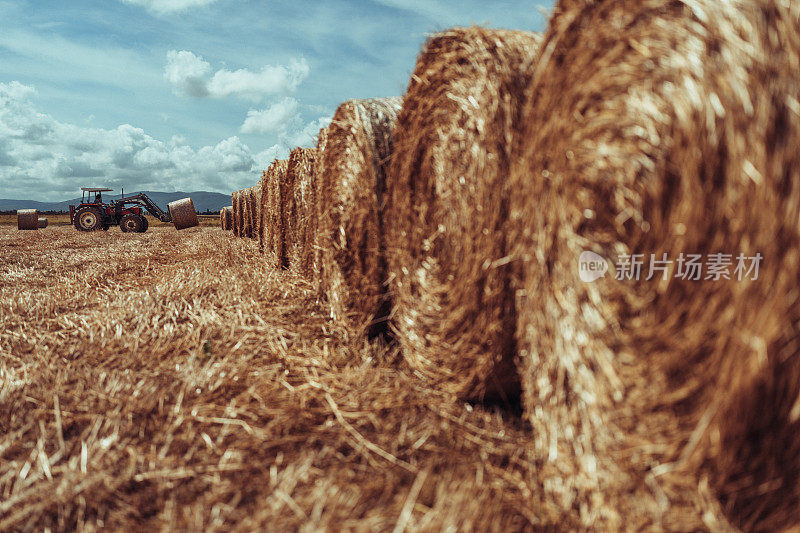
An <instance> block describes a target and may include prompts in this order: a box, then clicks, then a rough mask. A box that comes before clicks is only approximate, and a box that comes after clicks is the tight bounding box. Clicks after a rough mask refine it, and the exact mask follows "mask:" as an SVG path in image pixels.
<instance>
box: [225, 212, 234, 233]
mask: <svg viewBox="0 0 800 533" xmlns="http://www.w3.org/2000/svg"><path fill="white" fill-rule="evenodd" d="M223 212H224V214H225V230H226V231H232V230H233V206H228V207H226V208H225V209H223Z"/></svg>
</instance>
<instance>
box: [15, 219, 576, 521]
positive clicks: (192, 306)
mask: <svg viewBox="0 0 800 533" xmlns="http://www.w3.org/2000/svg"><path fill="white" fill-rule="evenodd" d="M398 359H399V358H397V356H396V354H395V353H394V352H393V351H392V350H390V349H387V348H385V347H383V346H382V345H381V344H379V343H374V344H365V343H364V342H363V341H355V340H351V336H350V335H349V334H348V332H347V331H344V330H342V329H340V328H339V327H338V326H337V325H336V324H333V323H331V322H330V321H329V320H328V319H327V318H326V316H325V313H324V310H323V308H322V307H321V306H320V305H318V303H317V302H316V301H315V299H314V297H313V291H312V288H311V286H310V285H309V284H308V283H307V282H305V281H303V280H301V279H300V278H299V277H298V276H296V275H295V274H293V273H291V272H285V271H279V270H276V269H272V268H271V267H268V266H267V265H266V264H265V261H264V260H263V257H261V256H259V254H258V245H257V243H255V242H254V241H251V240H249V239H234V238H232V236H231V235H230V234H229V233H223V232H221V231H219V230H216V229H196V230H188V231H184V232H180V233H179V232H176V231H174V230H167V229H160V228H157V229H155V230H154V231H151V232H149V233H147V234H144V235H130V234H128V235H122V234H120V233H119V232H108V233H106V232H98V233H92V234H83V233H78V232H76V231H74V230H72V229H70V228H51V229H48V230H44V231H38V232H24V233H23V232H17V231H16V230H14V229H11V228H9V227H7V226H6V227H2V228H0V530H2V531H7V530H23V531H25V530H41V529H43V528H46V527H49V528H53V529H56V530H64V529H73V528H76V527H77V528H78V529H84V530H94V529H98V528H101V527H107V528H119V527H130V526H132V525H133V524H134V523H136V524H143V525H144V526H145V527H147V528H170V529H173V528H189V529H195V530H201V529H212V530H213V529H230V528H234V529H240V530H242V529H253V528H257V527H266V528H269V529H284V528H298V527H300V526H305V527H306V528H308V529H317V528H325V527H327V528H331V529H341V528H355V529H374V530H390V529H394V528H395V527H396V526H397V528H398V530H403V529H404V528H407V529H410V530H418V529H437V530H438V529H447V528H449V529H452V528H457V529H470V528H476V529H494V530H508V529H512V530H518V529H521V528H524V527H526V526H527V527H530V526H532V525H547V524H550V525H553V523H552V522H550V521H549V517H552V516H556V513H554V512H553V511H555V510H554V509H550V508H549V507H547V505H545V504H543V503H542V502H541V501H540V500H539V488H538V485H537V483H536V479H535V477H536V476H535V464H534V459H533V457H532V455H531V454H530V452H529V450H531V449H532V446H531V445H530V439H531V438H532V436H531V434H530V428H528V427H526V426H525V425H524V424H523V422H521V421H520V419H519V417H518V416H516V415H515V414H513V413H510V412H509V411H508V410H507V409H501V408H494V407H491V406H481V405H476V406H470V405H468V404H464V403H454V402H453V401H451V400H449V399H448V398H447V397H446V396H444V395H443V394H440V393H438V392H437V391H435V390H430V389H427V388H424V387H423V385H422V383H423V381H422V380H420V379H418V378H417V377H415V376H414V375H413V374H412V373H410V372H409V371H408V370H407V369H405V368H403V367H402V366H401V365H402V362H399V360H398ZM560 526H562V527H569V524H560Z"/></svg>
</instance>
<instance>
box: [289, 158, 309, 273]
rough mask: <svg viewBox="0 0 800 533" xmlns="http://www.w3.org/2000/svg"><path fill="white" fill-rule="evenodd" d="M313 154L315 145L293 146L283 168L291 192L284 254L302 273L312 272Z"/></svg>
mask: <svg viewBox="0 0 800 533" xmlns="http://www.w3.org/2000/svg"><path fill="white" fill-rule="evenodd" d="M316 156H317V149H316V148H295V149H294V150H292V153H291V155H290V156H289V165H288V168H287V172H286V175H287V176H288V179H287V181H288V182H290V183H292V184H293V186H292V191H293V193H294V194H293V195H292V198H291V199H290V202H289V213H288V222H287V228H288V239H287V240H288V246H287V248H288V251H287V256H288V260H289V264H290V265H291V266H292V267H293V268H295V269H297V271H298V272H300V273H301V274H303V275H304V276H306V277H310V276H311V275H313V271H312V263H313V253H314V249H313V245H314V237H313V235H312V233H311V232H312V230H311V229H310V226H311V224H312V219H313V218H315V217H316V215H317V212H316V209H317V208H316V194H315V188H316V179H315V177H314V165H315V161H316Z"/></svg>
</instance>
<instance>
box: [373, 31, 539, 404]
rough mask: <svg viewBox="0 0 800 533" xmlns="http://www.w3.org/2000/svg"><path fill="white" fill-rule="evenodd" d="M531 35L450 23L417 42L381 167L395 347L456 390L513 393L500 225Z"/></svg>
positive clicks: (535, 39) (534, 39) (534, 41)
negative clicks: (390, 149)
mask: <svg viewBox="0 0 800 533" xmlns="http://www.w3.org/2000/svg"><path fill="white" fill-rule="evenodd" d="M540 42H541V35H538V34H534V33H528V32H520V31H499V30H487V29H483V28H456V29H452V30H448V31H445V32H443V33H439V34H437V35H434V36H433V37H431V38H430V39H429V40H428V42H427V43H426V45H425V47H424V49H423V51H422V53H421V54H420V56H419V58H418V60H417V65H416V68H415V69H414V74H413V75H412V77H411V82H410V84H409V87H408V91H407V92H406V95H405V97H404V100H403V110H402V111H401V113H400V115H399V118H398V125H397V130H396V131H395V137H394V153H393V155H392V161H391V165H390V167H389V172H388V174H387V185H386V188H387V201H386V217H385V219H386V220H387V221H391V223H388V224H386V232H387V233H386V235H387V236H386V239H387V256H388V268H389V279H391V280H392V281H391V289H392V290H391V293H392V298H393V301H394V312H393V315H392V316H393V327H394V329H395V331H396V336H397V338H398V340H399V341H400V344H401V348H402V352H403V357H404V358H405V359H406V361H408V362H409V364H410V365H411V366H412V367H413V368H414V369H416V370H418V371H419V372H420V373H421V374H423V375H425V376H427V377H429V378H430V379H431V380H433V381H434V382H436V383H438V384H439V386H440V387H442V388H443V389H444V390H447V391H450V392H451V393H453V394H456V395H458V396H461V397H465V398H485V397H487V396H498V397H501V398H507V397H508V396H509V395H517V396H518V395H519V378H518V376H517V371H516V367H515V364H514V330H515V327H516V323H515V317H514V295H513V292H512V290H511V288H510V287H509V283H508V281H509V275H510V274H509V264H508V262H507V261H505V257H506V255H507V250H506V240H505V238H504V234H505V231H506V229H507V228H506V225H507V216H508V197H509V194H510V193H511V190H510V189H509V188H508V187H507V179H508V171H509V158H510V154H511V144H512V142H513V139H514V133H515V131H517V129H518V121H519V109H520V107H521V103H522V101H523V95H524V90H525V88H526V87H527V84H528V82H529V80H530V72H531V67H532V65H533V62H534V60H535V57H536V55H537V52H538V48H539V43H540Z"/></svg>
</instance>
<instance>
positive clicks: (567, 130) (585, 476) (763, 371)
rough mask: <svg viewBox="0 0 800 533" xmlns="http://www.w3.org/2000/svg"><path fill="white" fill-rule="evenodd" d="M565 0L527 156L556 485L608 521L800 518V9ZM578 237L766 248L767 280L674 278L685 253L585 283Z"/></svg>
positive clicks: (646, 249) (659, 248)
mask: <svg viewBox="0 0 800 533" xmlns="http://www.w3.org/2000/svg"><path fill="white" fill-rule="evenodd" d="M562 8H563V9H562V10H561V11H557V12H556V15H555V17H554V19H553V20H552V21H551V26H550V29H549V30H548V33H547V35H546V38H545V41H544V43H543V44H542V49H543V50H545V51H546V52H545V54H544V56H543V57H542V59H541V60H540V62H539V64H538V65H537V67H536V71H535V74H534V78H533V81H532V84H531V86H530V89H529V91H530V92H529V100H528V103H527V105H526V107H525V109H524V111H523V112H524V116H525V126H526V128H525V129H524V130H523V132H522V135H521V136H520V139H521V143H520V146H519V153H518V157H515V158H514V160H515V161H517V162H518V163H519V164H518V165H515V166H514V167H512V172H511V188H512V189H513V190H514V191H515V194H513V195H512V196H511V213H512V219H513V220H514V221H515V223H514V225H513V226H512V227H513V228H514V229H515V231H513V232H511V234H510V239H511V240H512V242H513V243H514V248H513V253H512V259H513V260H514V261H515V264H516V265H518V266H519V267H520V268H519V278H518V280H517V282H516V284H515V286H516V287H519V288H520V290H519V291H518V309H519V322H518V342H519V351H520V358H521V372H522V381H523V388H524V404H525V409H526V412H527V418H528V420H529V421H530V422H531V424H532V426H533V434H534V435H535V443H536V444H535V445H536V449H537V450H538V452H537V455H538V456H539V457H542V458H544V457H549V460H548V461H547V463H546V464H544V465H543V469H542V472H541V473H542V476H543V479H544V480H545V481H544V487H546V489H547V491H548V499H552V500H554V501H557V502H560V505H561V506H563V508H564V509H565V510H567V509H569V511H566V513H567V514H570V516H574V515H575V513H576V511H575V510H579V516H580V518H581V520H582V521H583V523H584V525H585V526H586V527H599V528H601V529H611V530H613V529H618V528H622V527H624V528H631V529H637V530H639V529H662V528H663V529H669V530H686V531H689V530H701V529H720V530H726V529H730V528H742V529H744V530H763V531H775V530H782V529H784V528H790V527H794V528H796V527H797V526H798V524H799V523H800V483H799V482H798V479H800V461H799V460H798V457H800V456H798V454H797V451H798V440H797V438H796V436H797V434H798V431H799V430H800V425H799V424H800V423H799V422H798V403H797V398H798V397H800V353H798V351H799V350H800V348H799V347H798V338H800V336H799V335H798V334H799V333H800V330H798V324H800V295H799V294H798V279H800V266H799V265H800V255H798V254H800V235H799V232H800V228H798V224H797V221H798V219H800V156H798V151H797V150H796V149H795V148H794V147H795V146H798V143H799V142H800V104H798V102H800V87H799V86H798V84H797V73H798V72H800V35H799V34H798V27H800V8H798V5H797V4H796V3H790V2H782V1H777V0H776V1H772V0H757V1H753V2H742V3H722V2H713V1H698V2H692V3H691V5H689V4H684V3H674V2H667V1H663V2H662V1H656V2H646V3H643V2H638V1H633V0H631V1H621V2H616V3H611V2H595V3H579V2H566V3H564V4H562ZM622 43H626V44H622ZM583 251H592V252H595V253H597V254H599V255H600V256H602V257H603V258H606V259H607V260H610V261H611V262H612V263H614V262H618V258H620V257H622V256H627V257H629V258H630V257H632V256H633V254H644V255H643V256H642V257H645V256H647V257H649V254H654V257H656V258H658V259H659V260H660V259H662V258H663V257H668V258H670V259H672V260H673V261H675V260H677V259H678V258H679V257H681V256H682V255H683V254H702V255H703V256H706V257H707V256H708V254H716V253H724V254H731V260H732V261H733V264H734V265H735V264H736V257H737V255H738V254H740V253H741V254H744V256H746V257H754V256H755V255H756V254H761V255H762V256H763V261H762V262H761V270H760V272H759V276H758V279H757V280H748V279H745V280H744V281H738V280H737V279H736V278H735V277H734V278H732V279H724V278H720V279H718V280H714V279H713V278H712V279H709V278H708V277H705V276H706V272H705V271H704V273H703V276H704V277H703V279H701V280H696V281H695V280H687V279H683V278H676V277H675V275H676V274H677V273H678V271H677V268H678V266H679V265H678V264H677V263H673V264H672V265H671V266H669V269H668V270H667V275H666V276H664V275H663V274H662V273H661V272H657V274H656V277H655V278H654V279H653V280H650V281H646V280H645V277H644V275H642V277H641V278H639V277H637V278H636V279H635V280H634V279H631V280H615V279H614V276H611V275H609V276H607V277H605V278H604V279H598V280H597V281H596V282H594V283H585V282H582V281H581V279H580V275H579V270H578V260H579V256H580V254H581V253H582V252H583ZM732 269H733V266H731V272H733V270H732Z"/></svg>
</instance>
